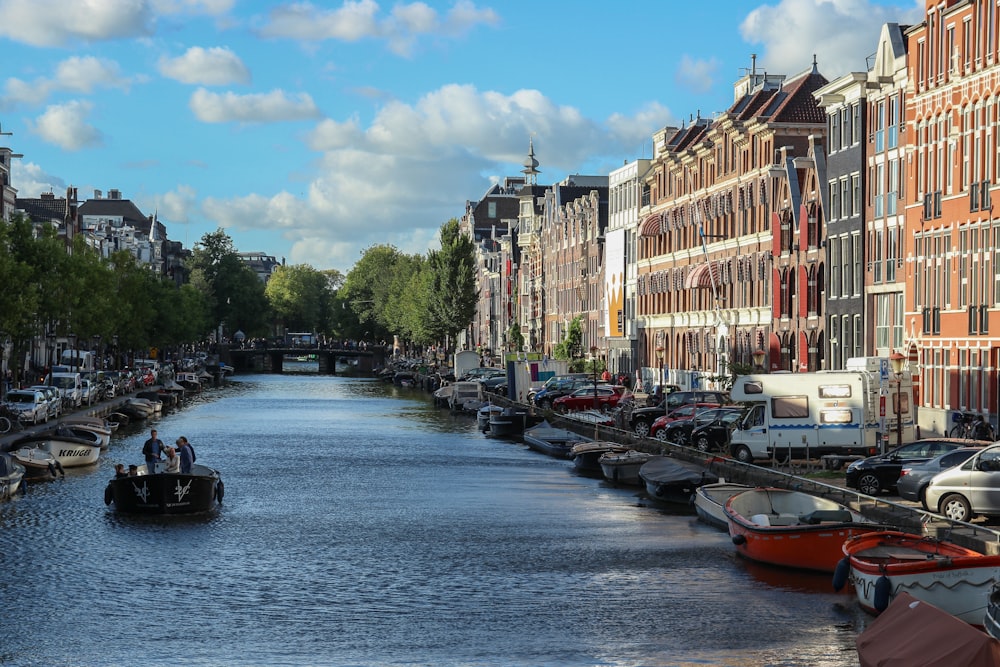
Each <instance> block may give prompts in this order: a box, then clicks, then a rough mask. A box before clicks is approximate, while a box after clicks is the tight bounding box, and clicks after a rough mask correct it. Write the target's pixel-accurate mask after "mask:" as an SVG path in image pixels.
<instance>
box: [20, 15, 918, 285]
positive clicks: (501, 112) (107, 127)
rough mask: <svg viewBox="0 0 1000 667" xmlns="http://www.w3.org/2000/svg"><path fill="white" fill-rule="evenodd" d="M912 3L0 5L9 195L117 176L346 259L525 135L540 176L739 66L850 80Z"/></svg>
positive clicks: (609, 165)
mask: <svg viewBox="0 0 1000 667" xmlns="http://www.w3.org/2000/svg"><path fill="white" fill-rule="evenodd" d="M924 4H925V3H923V2H919V1H915V0H773V1H772V2H769V3H759V2H754V1H752V0H702V1H701V2H688V1H686V0H619V2H614V3H607V2H596V1H591V0H577V1H575V2H565V1H562V0H542V1H541V2H539V1H537V0H534V1H532V0H503V1H502V2H496V0H457V1H447V2H438V1H436V0H427V1H425V2H409V1H407V0H401V1H400V2H398V3H394V4H391V3H388V2H382V1H376V0H351V1H347V2H339V1H338V2H266V1H264V0H254V1H249V0H73V1H72V2H66V1H65V0H0V53H2V68H0V131H2V134H0V145H2V146H8V147H10V148H11V149H12V150H13V151H14V152H15V153H18V154H21V155H22V156H23V157H21V158H18V159H16V160H15V161H14V164H13V167H12V174H11V181H12V185H13V187H14V188H16V189H17V191H18V197H38V196H40V195H41V194H42V193H44V192H53V193H55V195H56V196H57V197H61V196H63V195H64V194H65V192H66V188H67V187H75V188H77V191H78V195H79V198H80V200H81V201H83V200H86V199H90V198H92V197H93V196H94V191H95V190H100V191H102V192H103V193H104V194H105V196H107V192H108V191H109V190H111V189H118V190H119V191H120V192H121V194H122V197H123V198H126V199H130V200H132V201H133V202H135V203H136V205H137V206H138V207H139V209H140V210H142V211H143V212H144V213H145V214H147V215H152V214H154V213H155V214H156V215H157V217H158V219H159V220H160V221H161V222H162V223H163V224H164V225H166V227H167V234H168V237H169V238H170V239H171V240H174V241H180V242H182V243H183V244H184V246H185V247H188V248H192V247H193V246H194V245H195V244H196V243H198V242H199V241H200V240H201V238H202V237H203V236H204V235H205V234H206V233H210V232H214V231H216V230H217V229H220V228H222V229H224V230H225V232H226V233H227V234H228V235H229V236H230V237H231V238H232V240H233V244H234V246H235V247H236V249H237V250H238V251H241V252H263V253H266V254H269V255H274V256H275V257H277V258H278V259H279V261H281V260H283V261H285V262H286V263H288V264H308V265H310V266H312V267H314V268H317V269H321V270H325V269H337V270H340V271H341V272H343V273H347V272H348V271H349V270H350V269H351V267H352V266H353V265H354V264H355V262H357V261H358V259H360V257H361V256H362V255H363V253H364V251H365V250H366V249H367V248H370V247H372V246H374V245H379V244H389V245H392V246H394V247H396V248H398V249H399V250H400V251H402V252H405V253H412V254H424V253H426V252H427V251H428V250H431V249H434V248H436V247H439V244H438V231H439V230H440V228H441V226H442V225H443V224H444V223H445V222H447V221H448V220H449V219H451V218H461V216H462V215H463V214H464V212H465V205H466V202H468V201H473V202H474V201H478V200H479V199H481V198H482V197H483V195H484V194H485V193H486V192H487V190H488V189H489V187H490V186H491V185H492V184H493V183H496V182H499V181H501V180H502V179H503V178H504V177H506V176H520V172H521V169H522V168H523V163H524V160H525V157H526V155H527V151H528V143H529V140H530V141H531V142H533V144H534V150H535V156H536V159H537V160H538V161H539V170H540V172H541V173H540V175H539V177H538V182H539V183H540V184H547V183H553V182H557V181H559V180H561V179H563V178H565V177H566V176H567V175H572V174H586V175H607V174H608V172H609V171H611V170H612V169H614V168H617V167H619V166H621V165H622V164H624V163H626V162H629V161H632V160H635V159H638V158H649V157H652V141H651V137H652V135H653V133H655V132H656V131H657V130H659V129H662V128H663V127H665V126H668V125H680V124H681V123H684V122H690V119H691V118H692V117H697V116H699V115H700V116H702V117H710V116H712V115H714V114H717V113H720V112H722V111H724V110H725V109H726V108H727V107H729V106H730V105H731V104H732V103H733V84H734V82H735V81H736V80H737V79H738V78H739V77H740V76H742V75H744V74H745V73H746V71H747V69H748V68H749V67H750V66H751V54H756V66H757V68H758V70H763V71H766V72H767V73H768V74H787V75H794V74H797V73H800V72H802V71H803V70H806V69H808V68H810V67H811V65H812V62H813V56H814V54H815V57H816V59H817V62H818V69H819V71H820V72H821V73H822V74H823V75H824V76H825V77H826V78H827V79H829V80H833V79H835V78H837V77H839V76H842V75H844V74H847V73H848V72H852V71H865V70H867V67H868V65H867V64H866V58H868V57H869V56H871V55H872V54H873V53H874V51H875V48H876V44H877V39H878V35H879V30H880V27H881V25H882V24H883V23H885V22H896V23H901V24H909V23H915V22H918V21H920V20H922V15H923V6H924Z"/></svg>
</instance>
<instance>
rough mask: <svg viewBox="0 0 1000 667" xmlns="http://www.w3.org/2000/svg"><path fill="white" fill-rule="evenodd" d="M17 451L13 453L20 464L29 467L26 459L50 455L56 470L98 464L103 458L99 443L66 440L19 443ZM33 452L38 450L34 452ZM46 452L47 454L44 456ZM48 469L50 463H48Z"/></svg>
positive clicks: (12, 451) (14, 450)
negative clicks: (99, 459)
mask: <svg viewBox="0 0 1000 667" xmlns="http://www.w3.org/2000/svg"><path fill="white" fill-rule="evenodd" d="M15 447H16V449H13V450H11V453H12V454H14V456H15V457H16V458H17V459H18V462H19V463H21V464H22V465H24V466H25V467H27V464H26V463H25V462H24V460H22V456H24V457H36V456H42V457H44V456H45V454H48V455H49V456H51V457H52V458H53V459H55V463H56V466H55V467H56V469H57V470H58V469H59V468H79V467H81V466H89V465H93V464H94V463H97V459H98V458H100V456H101V446H100V444H98V443H93V444H86V443H84V442H78V443H70V442H67V441H65V440H31V441H27V442H19V443H18V444H16V445H15ZM31 450H38V452H32V451H31ZM41 452H44V453H45V454H42V453H41ZM46 467H48V463H46Z"/></svg>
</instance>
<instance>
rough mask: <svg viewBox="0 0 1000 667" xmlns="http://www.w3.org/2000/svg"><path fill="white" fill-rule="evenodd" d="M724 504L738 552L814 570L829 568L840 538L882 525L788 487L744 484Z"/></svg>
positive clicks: (837, 552) (838, 550)
mask: <svg viewBox="0 0 1000 667" xmlns="http://www.w3.org/2000/svg"><path fill="white" fill-rule="evenodd" d="M724 507H725V512H726V520H727V522H728V523H729V535H730V537H731V538H732V541H733V544H735V545H736V551H737V553H739V554H740V555H741V556H743V557H744V558H749V559H750V560H755V561H758V562H761V563H768V564H770V565H780V566H784V567H795V568H800V569H803V570H815V571H817V572H829V573H833V571H834V570H835V569H836V568H837V563H838V562H840V559H841V558H842V557H843V552H842V551H841V545H843V543H844V540H846V539H848V538H850V537H854V536H855V535H861V534H863V533H870V532H874V531H877V530H884V529H885V527H884V526H880V525H878V524H876V523H874V522H872V521H869V520H868V519H867V518H865V517H864V516H862V515H861V514H859V513H858V512H855V511H853V510H851V509H848V508H847V507H845V506H844V505H841V504H839V503H836V502H834V501H832V500H827V499H826V498H820V497H818V496H813V495H810V494H808V493H803V492H801V491H790V490H788V489H780V488H768V487H759V488H755V489H748V490H747V491H744V492H743V493H739V494H737V495H735V496H733V497H732V498H730V499H729V500H727V501H726V504H725V506H724Z"/></svg>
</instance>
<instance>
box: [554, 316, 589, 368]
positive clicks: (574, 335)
mask: <svg viewBox="0 0 1000 667" xmlns="http://www.w3.org/2000/svg"><path fill="white" fill-rule="evenodd" d="M582 342H583V326H582V324H581V321H580V316H579V315H578V316H576V317H574V318H573V319H572V320H571V321H570V323H569V326H567V327H566V334H565V336H564V337H563V339H562V340H561V341H559V343H558V344H557V345H556V346H555V348H553V350H552V355H553V356H554V357H555V358H556V359H563V360H571V359H576V358H578V357H580V355H581V354H582V353H583V350H582V347H581V344H582ZM581 366H582V364H581Z"/></svg>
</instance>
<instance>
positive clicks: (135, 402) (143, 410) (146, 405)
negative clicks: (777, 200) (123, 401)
mask: <svg viewBox="0 0 1000 667" xmlns="http://www.w3.org/2000/svg"><path fill="white" fill-rule="evenodd" d="M127 405H128V407H130V408H132V409H133V410H135V411H137V412H138V413H139V414H141V415H142V417H143V419H149V418H150V417H152V416H153V415H154V414H155V413H156V409H155V408H154V407H153V405H152V403H150V402H149V401H147V400H146V399H144V398H130V399H129V400H128V402H127Z"/></svg>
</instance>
